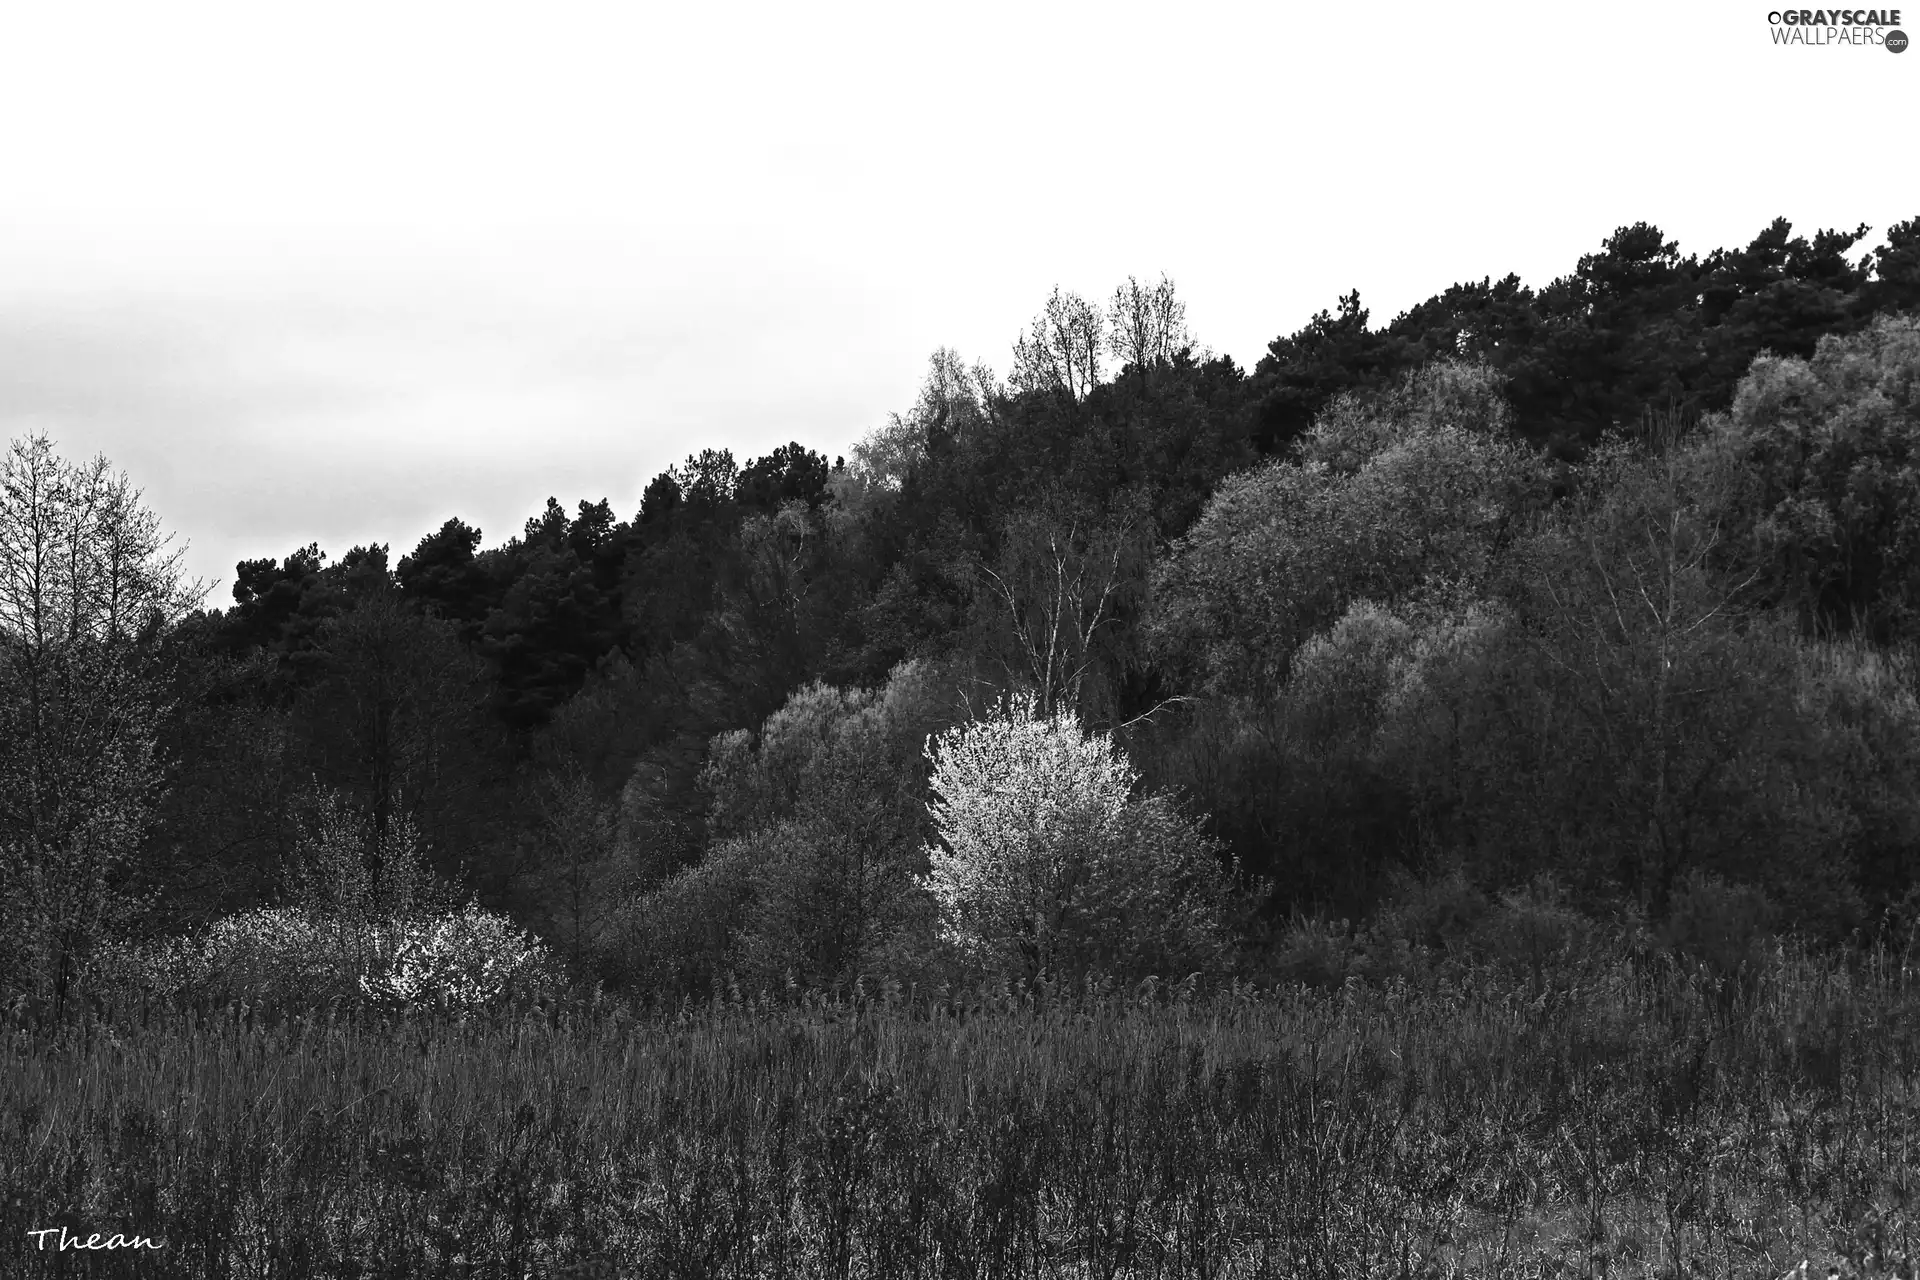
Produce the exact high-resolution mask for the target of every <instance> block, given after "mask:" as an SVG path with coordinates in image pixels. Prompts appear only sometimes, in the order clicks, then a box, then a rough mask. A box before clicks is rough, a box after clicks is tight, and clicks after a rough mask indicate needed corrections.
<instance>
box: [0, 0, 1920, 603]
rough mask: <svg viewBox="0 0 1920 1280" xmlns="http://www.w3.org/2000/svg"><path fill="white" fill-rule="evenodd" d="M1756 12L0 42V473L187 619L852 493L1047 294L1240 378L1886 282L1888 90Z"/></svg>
mask: <svg viewBox="0 0 1920 1280" xmlns="http://www.w3.org/2000/svg"><path fill="white" fill-rule="evenodd" d="M1770 3H1776V4H1777V3H1779V0H1754V2H1753V3H1745V2H1742V3H1726V2H1722V0H1709V2H1705V3H1693V4H1688V5H1684V6H1681V5H1671V4H1652V3H1646V4H1639V3H1586V4H1578V5H1516V4H1503V5H1471V4H1444V3H1442V4H1436V3H1432V2H1431V0H1427V2H1425V3H1417V4H1404V5H1401V4H1377V3H1376V4H1337V5H1336V4H1290V3H1281V2H1270V3H1265V4H1257V5H1244V6H1220V5H1204V4H1196V3H1191V2H1188V3H1182V4H1178V5H1175V4H1158V5H1153V6H1144V5H1141V6H1130V5H1124V4H1116V3H1102V4H1098V5H1081V6H1068V5H1045V4H1038V3H1034V2H1032V0H1026V2H1023V3H1016V4H1004V5H1003V4H982V3H971V2H970V3H966V4H958V5H945V6H934V5H924V4H909V3H898V2H896V3H890V4H884V5H879V4H876V5H864V6H857V5H842V4H803V3H794V2H793V0H785V2H784V3H779V4H771V5H764V6H763V5H743V4H726V5H721V4H707V5H698V4H676V5H673V6H670V7H669V6H655V5H649V4H644V3H622V4H610V5H605V6H568V5H562V4H555V3H552V2H551V0H549V2H546V3H542V4H538V5H535V4H522V5H518V6H515V7H514V8H513V9H511V10H508V9H493V8H486V7H483V6H476V5H474V4H470V3H469V4H461V5H459V6H451V5H449V6H445V7H428V6H423V5H417V4H408V3H394V2H393V0H384V2H383V3H379V4H351V3H338V2H335V3H330V4H327V5H324V6H312V5H309V6H298V7H296V6H290V5H263V4H259V3H257V0H255V2H253V3H248V4H244V5H242V4H236V5H233V6H231V7H223V6H207V5H199V4H191V3H185V2H183V0H167V3H164V4H152V3H146V4H141V5H139V6H137V7H134V6H128V7H109V6H99V5H90V4H84V3H71V2H65V0H63V2H62V3H59V4H26V3H18V4H4V5H0V428H4V431H5V433H6V434H9V435H11V434H13V433H16V432H19V431H21V430H25V429H31V428H34V427H44V428H45V429H46V430H48V431H49V433H50V434H52V435H53V436H54V437H55V438H56V439H57V440H58V441H59V442H60V444H61V446H62V449H63V451H64V452H66V453H68V454H69V455H70V456H79V455H89V454H92V453H94V452H96V451H100V452H105V453H106V454H107V456H108V457H110V458H112V459H113V460H114V461H115V462H116V463H117V464H118V465H120V466H122V467H124V468H126V469H127V470H128V471H130V472H131V473H132V475H133V477H134V479H135V481H136V482H137V483H139V484H141V485H143V486H144V487H145V489H146V491H147V495H148V498H149V501H150V502H151V503H152V504H153V505H154V506H155V507H156V508H157V509H158V510H159V511H160V513H161V515H162V516H163V518H164V519H165V521H166V523H167V524H168V526H169V527H171V528H173V529H176V530H177V531H178V532H179V534H180V536H182V537H183V538H186V539H189V540H190V541H191V545H192V551H191V556H190V562H191V565H192V568H193V570H194V571H195V572H197V573H200V574H203V575H205V576H207V577H208V578H218V579H220V580H222V581H221V586H220V587H219V588H218V589H217V590H216V591H215V593H214V596H213V597H212V602H214V603H225V602H226V601H227V600H228V599H229V598H230V597H229V594H228V584H230V583H231V580H232V577H233V564H234V562H235V561H236V560H238V559H240V558H242V557H252V556H264V555H273V556H280V555H284V554H285V553H286V552H288V551H289V550H292V549H293V548H294V547H296V546H300V545H304V544H305V543H307V542H309V541H316V540H317V541H318V542H319V543H320V544H321V545H322V547H323V548H325V549H327V550H328V551H330V552H331V553H332V554H333V555H335V556H336V557H337V556H338V555H339V554H340V553H341V552H343V551H345V550H346V549H347V548H348V547H349V546H351V545H353V544H354V543H360V542H388V543H390V544H392V547H393V551H394V554H395V556H396V557H397V556H398V555H400V554H402V553H403V552H405V551H408V550H410V549H411V548H412V547H413V545H414V543H415V542H417V541H418V539H419V538H420V537H421V536H422V535H423V534H425V533H426V532H428V531H430V530H431V529H433V528H436V527H438V525H439V524H440V523H441V521H443V520H445V519H446V518H447V517H448V516H451V515H459V516H462V517H463V518H465V519H467V520H468V521H469V522H471V523H475V524H478V525H479V526H480V527H481V528H482V529H483V530H484V531H485V535H486V541H487V543H488V544H489V545H493V544H497V543H498V542H500V541H502V540H503V539H504V538H506V537H507V536H509V535H510V534H512V533H514V532H516V531H517V530H518V529H519V527H520V526H521V524H522V523H523V522H524V521H525V519H526V518H527V517H528V516H529V515H531V514H532V513H534V512H535V511H537V510H538V509H539V508H540V507H541V506H542V505H543V504H544V502H545V500H546V498H547V496H548V495H549V494H552V495H554V496H557V497H559V498H560V499H561V501H562V502H564V503H566V504H567V505H568V506H569V508H571V507H572V505H573V504H574V503H575V502H576V501H577V500H578V499H580V498H583V497H585V498H592V499H598V498H601V497H607V498H610V499H611V500H612V501H613V504H614V506H615V508H616V510H618V511H619V512H620V513H621V514H622V515H631V514H632V512H633V510H634V509H635V508H637V506H638V504H639V498H640V492H641V490H642V488H643V487H644V485H645V483H646V481H647V479H648V478H649V477H650V476H652V475H654V474H655V473H657V472H658V471H660V470H661V469H663V468H664V467H665V466H667V465H668V464H669V463H672V462H674V461H676V460H678V459H680V458H682V457H684V456H685V455H686V454H687V453H688V452H690V451H692V450H696V449H699V448H702V447H716V448H717V447H727V448H731V449H732V450H733V451H734V454H735V456H736V457H737V458H740V459H741V460H742V461H744V460H746V459H747V458H748V457H750V456H754V455H757V454H760V453H764V452H766V451H767V450H768V449H770V448H772V447H774V446H776V445H779V444H782V443H784V442H786V441H788V440H799V441H801V442H802V443H804V444H806V445H808V446H810V447H812V448H815V449H818V450H820V451H821V452H824V453H826V454H828V455H829V456H831V455H833V454H836V453H842V452H844V451H845V450H846V449H847V447H848V446H849V445H850V444H851V443H852V442H853V441H855V440H856V439H858V438H859V437H860V436H861V435H863V434H865V433H866V432H867V431H868V430H870V429H872V428H873V427H874V426H875V425H877V424H878V423H879V422H880V421H882V420H883V418H884V417H885V415H886V413H887V412H888V411H889V410H894V409H902V408H905V407H906V406H907V405H908V404H909V403H910V402H911V400H912V398H913V396H914V392H915V389H916V388H917V386H918V384H919V381H920V377H921V374H922V372H923V369H924V367H925V363H926V358H927V356H928V354H929V353H930V352H931V351H932V350H933V348H935V347H936V346H940V345H949V346H953V347H955V348H957V349H959V350H960V352H961V353H962V355H963V356H965V357H966V358H967V359H969V360H976V359H984V360H986V361H987V362H988V363H990V364H992V365H993V366H994V367H995V368H996V369H998V370H1000V371H1001V372H1003V373H1004V371H1005V370H1006V367H1007V364H1008V349H1009V346H1010V344H1011V342H1012V340H1013V339H1014V337H1015V336H1016V334H1017V333H1018V332H1019V330H1020V329H1021V327H1022V326H1023V325H1024V324H1026V323H1027V322H1028V321H1029V320H1031V318H1032V316H1033V314H1034V313H1035V311H1037V310H1038V309H1039V307H1040V306H1041V304H1042V303H1043V302H1044V300H1045V298H1046V295H1047V293H1048V291H1049V290H1050V289H1051V288H1052V287H1053V286H1054V285H1055V284H1056V283H1057V284H1059V285H1061V286H1063V287H1065V288H1068V289H1073V290H1077V291H1079V292H1081V293H1083V294H1086V295H1088V296H1091V297H1095V298H1104V297H1105V296H1106V295H1107V294H1109V293H1110V292H1111V290H1112V288H1113V286H1114V285H1115V284H1116V283H1117V282H1118V281H1119V280H1120V279H1122V278H1124V277H1125V276H1127V275H1128V274H1135V275H1139V276H1142V277H1150V276H1155V275H1157V274H1158V273H1160V272H1163V271H1164V272H1166V273H1167V274H1169V275H1170V276H1172V277H1173V279H1174V280H1175V281H1176V282H1177V284H1178V287H1179V289H1180V292H1181V293H1182V294H1183V295H1184V296H1185V298H1186V299H1187V302H1188V308H1189V311H1188V318H1189V323H1190V325H1191V326H1192V327H1193V329H1194V330H1195V331H1196V333H1197V334H1198V336H1199V337H1200V338H1201V339H1202V340H1203V341H1204V342H1206V343H1208V344H1209V345H1210V346H1212V347H1213V349H1215V350H1216V351H1221V352H1225V353H1227V354H1229V355H1232V356H1233V357H1234V358H1235V359H1236V360H1239V361H1240V362H1241V363H1242V364H1243V365H1246V366H1251V365H1252V363H1253V362H1254V361H1255V360H1257V359H1258V357H1259V356H1260V354H1261V352H1262V351H1263V349H1264V347H1265V344H1266V343H1267V342H1268V341H1269V340H1270V339H1272V338H1273V337H1275V336H1276V335H1277V334H1280V333H1282V332H1291V331H1292V330H1294V329H1296V328H1298V327H1299V326H1300V325H1301V324H1303V323H1304V322H1305V321H1306V320H1307V319H1308V318H1309V317H1310V316H1311V315H1312V313H1313V312H1315V311H1317V310H1320V309H1322V308H1325V307H1329V306H1331V305H1332V304H1333V303H1334V300H1335V298H1336V297H1337V295H1339V294H1340V293H1343V292H1345V291H1346V290H1347V289H1349V288H1353V287H1358V288H1359V289H1360V291H1361V295H1362V299H1363V301H1364V302H1365V303H1366V304H1367V305H1368V306H1369V307H1370V309H1371V310H1372V312H1373V318H1374V321H1375V322H1376V323H1383V322H1385V321H1386V320H1388V319H1390V318H1391V317H1392V316H1393V315H1394V314H1396V313H1397V312H1399V311H1400V310H1402V309H1404V308H1405V307H1407V306H1409V305H1411V304H1413V303H1415V302H1418V301H1420V300H1421V299H1423V298H1425V297H1427V296H1429V295H1430V294H1432V293H1434V292H1436V291H1438V290H1440V289H1443V288H1445V287H1446V286H1447V285H1448V284H1451V283H1453V282H1454V281H1456V280H1463V279H1478V278H1480V277H1482V276H1485V275H1493V276H1496V277H1498V276H1500V275H1504V274H1505V273H1507V272H1509V271H1517V272H1519V273H1520V275H1521V276H1522V278H1523V279H1525V280H1527V281H1528V282H1529V283H1533V284H1541V283H1544V282H1546V281H1547V280H1548V279H1550V278H1551V277H1553V276H1555V275H1557V274H1560V273H1563V272H1564V271H1566V270H1568V269H1569V268H1570V267H1571V266H1572V265H1573V263H1574V261H1575V260H1576V259H1577V258H1578V256H1579V255H1580V254H1582V253H1585V252H1589V251H1592V250H1593V249H1595V248H1597V247H1598V245H1599V243H1600V241H1601V240H1602V239H1603V238H1604V237H1605V236H1607V235H1608V234H1609V233H1610V232H1611V231H1612V230H1613V229H1614V228H1615V227H1616V226H1619V225H1620V224H1622V223H1626V222H1631V221H1636V220H1640V219H1646V220H1649V221H1653V222H1655V223H1657V224H1659V225H1660V226H1661V227H1662V228H1664V229H1665V230H1666V231H1667V233H1668V234H1669V236H1671V237H1673V238H1677V239H1678V240H1679V241H1680V242H1681V247H1682V249H1683V251H1689V252H1695V251H1697V252H1704V251H1706V250H1709V249H1712V248H1714V247H1717V246H1720V245H1725V244H1735V243H1741V244H1744V243H1745V242H1746V241H1747V240H1748V239H1750V238H1751V237H1752V236H1753V234H1754V233H1755V232H1757V231H1758V230H1759V229H1760V228H1761V227H1762V226H1764V225H1765V224H1766V223H1767V222H1768V221H1769V220H1770V219H1772V218H1773V217H1774V216H1776V215H1785V216H1786V217H1788V218H1790V219H1792V220H1793V221H1794V223H1795V224H1796V226H1798V227H1799V228H1800V229H1802V230H1804V231H1807V232H1811V231H1813V230H1815V229H1816V228H1817V227H1821V226H1842V225H1844V226H1847V227H1852V226H1854V225H1857V224H1858V223H1860V222H1867V223H1871V224H1872V225H1873V227H1874V232H1873V235H1872V237H1871V240H1873V241H1878V240H1879V238H1880V237H1881V235H1882V233H1883V232H1884V230H1885V228H1886V226H1887V224H1889V223H1890V222H1895V221H1900V220H1904V219H1907V218H1911V217H1914V216H1916V215H1920V183H1917V182H1916V181H1915V179H1914V176H1913V174H1914V169H1913V158H1912V147H1913V141H1914V130H1913V121H1914V120H1916V119H1920V52H1913V51H1909V52H1907V53H1904V54H1898V55H1895V54H1890V53H1889V52H1887V51H1886V50H1885V49H1883V48H1848V47H1825V48H1809V47H1796V48H1781V47H1776V46H1775V45H1774V44H1773V42H1772V38H1771V35H1770V30H1769V24H1768V21H1767V14H1768V9H1769V4H1770ZM1916 3H1920V0H1916ZM1903 16H1904V17H1905V21H1906V23H1907V24H1908V26H1909V28H1920V10H1917V11H1916V12H1915V13H1914V14H1912V15H1910V16H1906V15H1903Z"/></svg>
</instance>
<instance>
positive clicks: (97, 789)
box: [0, 434, 204, 1009]
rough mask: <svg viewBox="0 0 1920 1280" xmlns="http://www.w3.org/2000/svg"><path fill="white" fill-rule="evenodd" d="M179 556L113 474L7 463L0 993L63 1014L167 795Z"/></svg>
mask: <svg viewBox="0 0 1920 1280" xmlns="http://www.w3.org/2000/svg"><path fill="white" fill-rule="evenodd" d="M170 541H171V540H170V537H169V536H168V535H165V534H163V533H162V532H161V530H160V522H159V518H158V517H157V516H155V515H154V514H153V512H152V511H150V510H149V509H148V508H147V507H146V506H145V505H144V504H143V502H142V500H141V494H140V491H139V490H138V489H135V488H134V487H133V485H132V484H131V482H130V481H129V480H128V479H127V477H126V476H125V475H124V474H116V473H115V472H114V471H113V470H112V469H111V467H110V465H109V464H108V462H107V461H106V459H105V458H95V459H94V460H93V461H91V462H89V463H85V464H78V465H76V464H73V463H70V462H67V461H66V460H64V459H62V458H61V457H60V456H59V455H58V454H57V453H56V452H55V451H54V445H53V442H52V441H51V440H49V439H48V438H47V437H46V436H45V435H44V434H36V435H31V436H27V437H25V438H20V439H15V440H13V441H12V442H11V443H10V444H9V446H8V449H7V452H6V455H5V457H4V458H3V459H0V953H4V954H5V956H6V959H7V960H8V961H9V963H7V964H4V965H0V974H5V975H7V976H6V977H5V978H4V979H0V981H5V982H6V983H7V985H8V986H10V987H12V988H13V990H14V993H15V994H17V995H21V996H26V997H38V998H47V997H50V998H51V999H52V1001H53V1003H54V1005H55V1007H56V1009H57V1008H59V1007H60V1006H62V1005H64V1003H65V1002H66V1000H67V998H68V995H69V992H70V989H71V985H72V981H73V978H74V975H75V973H76V972H77V971H78V968H79V966H80V964H81V963H82V962H83V961H84V960H85V958H86V956H87V955H88V953H89V952H90V950H91V949H92V947H93V945H94V943H95V942H96V941H98V939H99V938H100V937H101V935H102V933H103V931H104V930H105V929H107V928H108V926H109V925H110V923H111V922H112V921H113V919H114V918H115V916H116V914H117V913H118V912H119V911H120V910H121V909H123V908H125V907H126V905H127V904H126V902H125V900H124V898H123V895H122V893H121V890H122V888H123V873H124V872H125V870H126V869H127V865H128V863H129V862H130V861H131V859H132V858H133V857H134V855H135V854H136V852H137V850H138V849H139V846H140V841H141V838H142V836H143V835H144V833H145V830H146V827H147V825H148V823H149V821H150V819H151V817H152V813H153V807H154V803H155V800H156V798H157V795H158V792H159V790H160V787H161V783H162V762H161V761H160V759H159V758H158V756H157V754H156V752H155V740H156V736H157V733H158V725H159V721H160V717H161V714H162V699H163V697H164V691H163V684H162V681H161V680H160V678H159V676H158V673H157V670H156V665H157V664H156V661H155V654H156V649H157V644H156V641H157V640H158V638H159V637H160V636H161V635H162V634H163V633H164V632H165V631H166V630H167V628H169V627H171V626H172V625H173V624H174V623H175V622H177V621H178V620H179V619H180V618H181V617H182V616H183V615H184V614H185V613H186V611H187V610H188V609H189V608H190V607H191V606H193V605H194V604H197V603H198V598H199V596H200V595H201V594H203V593H204V588H202V587H201V586H200V585H199V584H197V583H194V584H188V583H186V582H185V581H183V579H182V576H181V572H180V561H181V557H182V556H183V555H184V548H177V549H176V548H172V547H171V546H170Z"/></svg>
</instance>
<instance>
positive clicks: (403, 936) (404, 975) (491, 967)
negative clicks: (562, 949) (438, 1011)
mask: <svg viewBox="0 0 1920 1280" xmlns="http://www.w3.org/2000/svg"><path fill="white" fill-rule="evenodd" d="M383 941H384V939H383ZM392 941H393V943H394V945H392V946H391V947H386V946H383V947H382V948H381V949H380V951H379V953H378V955H377V957H376V959H375V963H374V964H373V965H372V966H371V967H370V968H369V970H368V972H365V973H362V974H361V975H360V990H361V991H362V992H363V993H364V994H365V995H366V996H367V997H368V998H369V999H371V1000H373V1001H374V1002H375V1003H377V1004H381V1005H384V1006H388V1007H396V1008H404V1007H408V1006H415V1005H432V1004H439V1005H442V1006H451V1007H454V1008H463V1009H466V1008H477V1007H482V1006H486V1005H491V1004H495V1003H498V1002H499V1001H501V1000H503V999H506V998H509V997H511V996H514V995H534V994H540V993H542V992H546V991H549V990H551V989H552V988H554V987H556V986H558V985H559V983H560V979H561V976H562V975H561V973H560V971H559V966H558V964H557V963H556V962H555V961H554V959H553V957H552V956H551V955H550V954H549V953H548V952H547V949H546V948H545V947H544V946H542V945H541V943H540V941H539V939H537V938H535V937H533V936H532V935H531V934H528V933H526V932H525V931H523V930H521V929H519V928H517V927H516V926H515V925H514V924H513V922H512V921H510V920H508V919H506V918H505V917H504V916H497V915H493V914H492V913H490V912H486V911H482V910H481V909H480V908H479V907H478V906H476V905H474V904H472V903H469V904H467V908H466V910H464V911H462V912H460V913H459V914H457V915H446V916H442V917H440V918H439V919H437V920H431V921H424V922H421V923H417V924H413V925H411V926H406V927H402V928H397V929H394V930H393V932H392Z"/></svg>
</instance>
